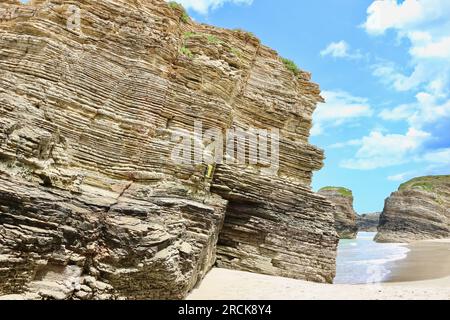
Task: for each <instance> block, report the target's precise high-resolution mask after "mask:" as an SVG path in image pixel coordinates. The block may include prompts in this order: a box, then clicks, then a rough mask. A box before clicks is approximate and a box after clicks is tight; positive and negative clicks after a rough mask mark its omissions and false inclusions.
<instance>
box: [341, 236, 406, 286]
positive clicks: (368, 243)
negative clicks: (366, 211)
mask: <svg viewBox="0 0 450 320" xmlns="http://www.w3.org/2000/svg"><path fill="white" fill-rule="evenodd" d="M375 235H376V233H375V232H360V233H358V236H357V238H356V239H354V240H341V241H340V242H339V247H338V254H337V261H336V264H337V266H336V267H337V269H336V278H335V279H334V283H336V284H365V283H381V282H383V281H385V280H386V279H387V276H388V275H389V273H390V270H389V265H390V264H391V263H392V262H393V261H396V260H401V259H404V258H406V255H407V253H408V251H409V250H408V249H407V248H406V247H405V246H404V245H401V244H392V243H376V242H375V241H373V239H374V237H375Z"/></svg>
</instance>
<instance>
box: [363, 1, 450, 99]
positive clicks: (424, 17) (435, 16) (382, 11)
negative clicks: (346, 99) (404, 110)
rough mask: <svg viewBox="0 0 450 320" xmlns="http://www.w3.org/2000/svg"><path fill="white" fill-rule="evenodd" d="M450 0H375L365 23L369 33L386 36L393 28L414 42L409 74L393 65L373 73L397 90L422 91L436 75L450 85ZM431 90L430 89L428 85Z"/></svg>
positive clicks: (382, 64) (382, 67) (381, 66)
mask: <svg viewBox="0 0 450 320" xmlns="http://www.w3.org/2000/svg"><path fill="white" fill-rule="evenodd" d="M448 12H450V1H448V0H404V1H400V2H399V1H397V0H383V1H374V2H373V3H372V4H371V5H370V7H369V8H368V10H367V14H368V16H367V20H366V22H365V24H364V27H365V30H366V31H367V33H369V34H372V35H382V34H383V33H384V32H386V31H387V30H389V29H391V30H393V31H394V32H396V34H397V36H398V38H399V39H403V38H405V39H407V40H408V43H409V45H410V48H409V51H408V53H409V61H408V60H407V61H405V65H408V66H410V67H411V68H412V71H411V72H410V73H409V74H404V72H403V71H402V70H401V69H400V68H399V67H398V66H395V65H393V64H389V63H386V62H385V63H381V64H377V65H375V66H374V72H373V74H374V75H375V76H378V77H380V78H381V79H383V80H384V81H385V82H387V83H389V84H391V85H392V86H393V88H394V89H395V90H397V91H409V90H421V88H420V86H427V85H428V83H430V82H433V81H435V79H436V78H442V79H445V82H444V83H441V86H447V87H448V86H449V82H448V76H447V75H448V74H449V72H450V15H449V14H448ZM427 89H428V88H427Z"/></svg>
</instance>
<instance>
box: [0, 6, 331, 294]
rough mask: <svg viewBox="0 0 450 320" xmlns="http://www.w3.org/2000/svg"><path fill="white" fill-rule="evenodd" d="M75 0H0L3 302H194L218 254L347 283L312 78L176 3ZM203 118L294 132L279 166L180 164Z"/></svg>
mask: <svg viewBox="0 0 450 320" xmlns="http://www.w3.org/2000/svg"><path fill="white" fill-rule="evenodd" d="M76 3H77V7H76V8H74V7H73V6H72V5H71V3H69V2H67V1H60V0H50V1H43V0H42V1H41V0H35V1H32V4H31V5H21V4H19V2H18V1H12V0H10V1H7V2H4V1H3V2H2V3H1V4H0V270H1V272H0V295H7V294H23V295H24V296H25V297H40V298H50V299H116V298H130V299H135V298H150V299H152V298H159V299H174V298H183V297H184V296H185V295H186V294H187V293H188V292H189V291H190V290H191V289H192V288H193V287H194V286H195V285H196V284H197V283H198V282H199V281H200V280H201V279H202V278H203V276H204V274H205V273H206V272H207V271H208V270H209V269H210V268H211V267H212V266H213V265H214V264H215V263H216V250H217V251H219V264H220V265H225V266H227V267H230V268H239V269H245V270H250V271H255V272H264V273H269V274H282V275H286V276H291V277H296V278H301V279H310V280H315V281H323V282H324V281H331V279H333V277H334V272H335V271H334V268H335V267H334V263H335V251H336V244H337V237H336V234H335V232H334V229H333V221H334V219H333V216H332V212H331V207H330V204H329V203H328V202H327V201H326V200H325V199H324V198H323V197H320V196H318V195H315V194H314V193H313V192H312V191H311V189H310V187H309V185H310V182H311V177H312V172H313V171H314V170H318V169H320V168H321V166H322V160H323V153H322V151H321V150H319V149H317V148H315V147H313V146H311V145H309V144H308V138H309V130H310V128H311V117H312V113H313V111H314V109H315V106H316V104H317V102H318V101H321V97H320V95H319V94H320V91H319V88H318V86H317V85H315V84H313V83H311V82H310V76H309V74H307V73H306V72H303V71H299V73H298V74H297V75H294V74H293V73H292V72H291V71H290V70H287V69H286V67H285V66H284V64H283V62H282V61H281V60H280V57H279V56H278V55H277V54H276V52H274V51H273V50H271V49H269V48H267V47H265V46H263V45H261V43H260V42H259V41H258V40H257V39H256V38H254V37H253V36H251V35H250V34H247V33H245V32H243V31H232V30H224V29H219V28H214V27H210V26H206V25H198V24H196V23H194V22H192V21H184V20H185V19H183V18H182V12H181V10H179V8H171V7H169V6H168V5H167V4H166V3H165V2H163V1H162V0H148V1H126V0H105V1H94V0H82V1H78V2H76ZM77 8H79V11H77ZM77 14H79V16H80V18H81V23H80V25H79V26H78V25H77V23H76V21H75V20H73V19H75V18H76V15H77ZM74 15H75V18H74ZM72 24H73V25H72ZM195 120H201V121H202V125H203V129H204V130H207V129H209V128H219V129H220V130H225V129H228V128H242V129H247V128H249V127H256V128H272V127H275V128H278V129H279V130H280V135H281V137H280V168H279V170H278V171H277V172H275V173H276V174H275V176H269V175H267V168H266V167H263V166H259V165H256V166H250V165H249V166H243V167H239V166H225V165H222V166H218V167H217V170H216V175H215V177H214V178H213V179H210V178H208V177H205V170H206V165H204V164H198V165H190V166H189V165H184V166H180V165H176V164H174V163H173V162H172V161H171V160H170V159H171V158H170V155H171V152H172V150H173V149H174V147H175V145H176V143H177V141H174V140H173V133H174V131H175V130H177V129H179V128H181V129H186V130H190V131H191V130H192V128H193V124H194V121H195ZM204 143H206V142H204ZM211 186H213V188H211ZM225 216H226V218H225ZM224 220H225V227H224V228H222V226H223V225H224ZM221 230H223V231H222V234H221V235H220V239H221V240H220V245H219V247H218V248H217V242H218V239H219V234H220V233H221ZM255 235H256V236H255Z"/></svg>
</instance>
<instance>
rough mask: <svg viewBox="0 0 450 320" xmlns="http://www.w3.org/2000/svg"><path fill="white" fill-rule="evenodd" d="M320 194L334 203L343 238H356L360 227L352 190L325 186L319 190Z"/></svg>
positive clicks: (338, 226)
mask: <svg viewBox="0 0 450 320" xmlns="http://www.w3.org/2000/svg"><path fill="white" fill-rule="evenodd" d="M319 194H320V195H323V196H324V197H326V198H327V199H328V200H329V201H330V202H331V203H332V204H333V205H334V218H335V227H336V231H337V233H338V234H339V236H340V237H341V239H355V238H356V235H357V233H358V227H357V226H356V212H355V210H354V209H353V193H352V191H351V190H349V189H346V188H342V187H325V188H322V189H320V190H319Z"/></svg>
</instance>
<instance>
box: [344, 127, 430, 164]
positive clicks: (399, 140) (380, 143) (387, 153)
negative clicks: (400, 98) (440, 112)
mask: <svg viewBox="0 0 450 320" xmlns="http://www.w3.org/2000/svg"><path fill="white" fill-rule="evenodd" d="M429 138H430V134H429V133H427V132H424V131H420V130H416V129H413V128H411V129H409V130H408V132H407V133H406V134H405V135H401V134H383V133H381V132H379V131H372V132H371V133H370V134H369V135H368V136H366V137H363V138H362V139H361V147H360V148H359V150H358V152H357V153H356V155H355V157H354V158H352V159H348V160H345V161H343V162H342V163H341V166H342V167H344V168H348V169H357V170H372V169H377V168H386V167H389V166H394V165H399V164H403V163H406V162H409V161H410V160H411V157H412V156H413V155H414V154H415V153H416V152H417V151H418V150H420V148H421V146H422V145H423V143H424V142H425V141H426V140H428V139H429Z"/></svg>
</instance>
